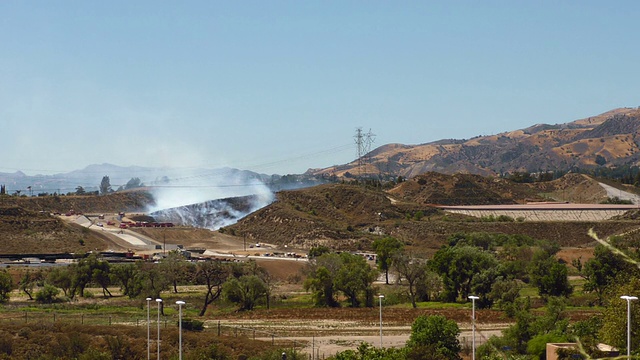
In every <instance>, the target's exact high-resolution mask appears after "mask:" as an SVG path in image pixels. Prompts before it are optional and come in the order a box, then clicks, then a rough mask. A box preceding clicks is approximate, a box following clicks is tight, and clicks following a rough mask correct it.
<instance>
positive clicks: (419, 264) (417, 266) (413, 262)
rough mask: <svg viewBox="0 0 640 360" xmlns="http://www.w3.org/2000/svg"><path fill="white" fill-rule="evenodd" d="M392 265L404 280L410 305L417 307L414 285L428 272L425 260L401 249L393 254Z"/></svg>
mask: <svg viewBox="0 0 640 360" xmlns="http://www.w3.org/2000/svg"><path fill="white" fill-rule="evenodd" d="M393 266H394V268H395V269H396V272H397V273H398V275H399V276H400V277H401V278H402V279H404V280H406V283H407V291H408V293H409V299H410V300H411V306H413V308H414V309H415V308H417V307H418V305H417V304H416V291H417V289H416V287H417V284H418V282H420V281H423V280H424V278H425V275H426V273H427V272H428V268H427V264H426V261H424V260H423V259H419V258H416V257H414V256H413V255H412V254H411V253H409V252H406V251H403V252H400V253H397V254H396V255H395V256H394V260H393Z"/></svg>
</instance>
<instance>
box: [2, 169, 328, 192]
mask: <svg viewBox="0 0 640 360" xmlns="http://www.w3.org/2000/svg"><path fill="white" fill-rule="evenodd" d="M104 176H108V177H109V180H110V184H111V188H112V190H117V189H118V188H119V187H124V186H125V185H126V184H127V182H128V181H129V180H131V179H132V178H139V179H140V181H141V182H142V183H143V184H144V185H145V186H151V187H160V188H180V189H189V188H192V189H210V190H211V189H217V190H219V191H218V192H220V193H222V195H221V196H220V197H225V195H226V196H230V195H228V194H229V193H231V194H232V195H233V196H240V195H250V194H252V193H253V192H252V191H251V190H250V188H251V186H252V184H258V183H259V184H264V185H266V186H267V187H269V188H270V189H271V190H281V189H292V188H298V187H304V186H311V185H316V184H318V183H320V182H319V181H316V180H315V179H314V177H313V176H309V175H287V176H280V175H266V174H259V173H256V172H252V171H247V170H238V169H233V168H228V167H226V168H217V169H203V168H169V167H165V168H155V167H142V166H127V167H123V166H117V165H113V164H106V163H105V164H94V165H89V166H87V167H85V168H84V169H81V170H74V171H71V172H68V173H59V174H53V175H33V176H30V175H26V174H24V173H23V172H21V171H16V172H14V173H2V172H0V184H1V185H5V186H6V191H7V194H15V193H16V191H20V194H25V195H33V196H36V195H38V194H40V193H48V194H53V193H58V194H67V193H70V192H75V191H76V188H77V187H78V186H82V187H83V189H84V190H85V191H86V192H91V191H96V190H98V188H99V186H100V183H101V181H102V178H103V177H104ZM245 187H246V188H247V190H246V191H244V190H242V188H245ZM232 190H242V191H232ZM216 198H218V197H217V196H214V197H210V198H207V199H204V200H212V199H216Z"/></svg>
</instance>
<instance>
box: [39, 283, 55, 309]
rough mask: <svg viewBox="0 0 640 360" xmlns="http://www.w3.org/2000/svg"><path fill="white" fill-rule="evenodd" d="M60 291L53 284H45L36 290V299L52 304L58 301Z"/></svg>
mask: <svg viewBox="0 0 640 360" xmlns="http://www.w3.org/2000/svg"><path fill="white" fill-rule="evenodd" d="M59 293H60V290H58V288H57V287H55V286H53V285H51V284H45V285H44V286H43V287H42V288H40V289H39V290H38V291H36V301H37V302H39V303H43V304H52V303H53V302H55V301H56V296H58V294H59Z"/></svg>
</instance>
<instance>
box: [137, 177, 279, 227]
mask: <svg viewBox="0 0 640 360" xmlns="http://www.w3.org/2000/svg"><path fill="white" fill-rule="evenodd" d="M151 189H152V190H151V191H152V194H153V196H154V199H155V201H156V205H155V206H154V207H153V208H151V209H149V210H148V211H149V212H150V213H151V214H152V215H153V216H154V217H156V219H157V220H158V221H171V222H175V223H178V224H181V225H189V226H196V227H203V228H208V229H212V230H216V229H218V228H220V227H222V226H226V225H229V224H233V223H235V222H236V221H237V220H239V219H241V218H243V217H244V216H246V215H248V214H249V213H251V212H253V211H256V210H258V209H260V208H262V207H264V206H267V205H269V204H270V203H272V202H273V200H274V198H275V196H274V194H273V192H272V191H271V190H270V189H269V187H268V186H267V185H265V184H264V182H263V181H262V180H261V179H259V178H256V174H255V173H250V172H243V171H239V170H233V169H222V170H215V171H213V172H208V173H199V174H191V175H189V176H182V177H179V178H174V179H158V180H157V181H155V182H154V184H153V186H152V187H151ZM234 198H241V199H235V200H234Z"/></svg>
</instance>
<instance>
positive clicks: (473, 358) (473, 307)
mask: <svg viewBox="0 0 640 360" xmlns="http://www.w3.org/2000/svg"><path fill="white" fill-rule="evenodd" d="M469 299H471V324H472V325H471V326H472V330H471V331H472V333H473V340H472V345H471V354H472V355H471V360H476V300H478V299H480V298H479V297H477V296H475V295H470V296H469Z"/></svg>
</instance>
